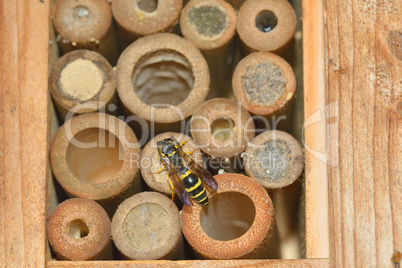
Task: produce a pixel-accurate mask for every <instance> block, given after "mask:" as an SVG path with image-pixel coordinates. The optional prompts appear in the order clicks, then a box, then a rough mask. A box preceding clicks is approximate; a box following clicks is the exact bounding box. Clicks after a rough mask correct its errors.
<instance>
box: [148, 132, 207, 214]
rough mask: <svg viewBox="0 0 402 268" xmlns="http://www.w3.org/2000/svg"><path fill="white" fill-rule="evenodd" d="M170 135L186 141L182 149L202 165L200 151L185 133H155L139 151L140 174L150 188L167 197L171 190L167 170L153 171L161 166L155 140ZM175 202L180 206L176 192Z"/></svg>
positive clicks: (170, 194)
mask: <svg viewBox="0 0 402 268" xmlns="http://www.w3.org/2000/svg"><path fill="white" fill-rule="evenodd" d="M170 137H174V138H175V139H176V140H177V141H178V142H183V141H187V142H186V143H185V144H184V146H183V150H184V151H185V152H190V153H191V152H192V155H191V156H190V157H191V158H192V159H193V160H194V161H195V162H196V163H197V164H199V165H201V166H202V165H203V158H202V153H201V151H200V150H199V149H198V148H197V146H196V145H195V143H194V141H193V140H192V139H191V138H190V137H189V136H187V135H186V134H182V133H177V132H164V133H162V134H159V135H156V136H155V137H154V138H153V139H152V140H150V141H149V142H148V143H147V145H145V147H144V148H143V149H142V151H141V158H140V165H141V175H142V178H143V179H144V181H145V183H146V184H147V185H148V187H149V188H150V189H151V190H153V191H158V192H160V193H162V194H164V195H166V196H168V197H171V196H172V190H171V188H170V185H169V183H168V176H169V172H168V171H167V170H166V171H163V172H161V173H159V174H157V173H155V172H157V171H158V170H160V169H161V168H162V167H163V165H162V163H161V162H160V160H159V153H158V148H157V142H158V141H161V140H163V139H166V138H170ZM175 202H176V204H177V205H178V206H179V207H180V206H181V204H180V201H179V200H178V196H177V194H176V193H175Z"/></svg>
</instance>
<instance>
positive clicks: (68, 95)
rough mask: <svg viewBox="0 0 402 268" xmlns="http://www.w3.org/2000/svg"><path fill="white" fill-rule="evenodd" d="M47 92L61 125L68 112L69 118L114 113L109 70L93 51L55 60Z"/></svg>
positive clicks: (114, 98)
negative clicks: (100, 112) (94, 113)
mask: <svg viewBox="0 0 402 268" xmlns="http://www.w3.org/2000/svg"><path fill="white" fill-rule="evenodd" d="M49 90H50V93H51V95H52V97H53V100H54V102H55V105H56V108H57V112H58V114H59V117H60V118H61V121H63V122H64V121H65V120H66V117H67V115H68V113H69V112H70V111H71V113H70V114H69V116H68V117H69V118H71V116H72V115H75V114H84V113H91V112H97V111H103V112H108V113H114V112H116V110H117V106H116V90H115V82H114V73H113V69H112V66H111V65H110V64H109V62H108V61H107V60H106V59H105V58H104V57H103V56H101V55H100V54H98V53H96V52H94V51H89V50H76V51H72V52H70V53H67V54H65V55H64V56H63V57H61V58H60V59H58V60H57V61H56V63H55V64H54V66H53V67H52V70H51V73H50V77H49ZM69 118H67V119H69Z"/></svg>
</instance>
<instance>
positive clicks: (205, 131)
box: [190, 98, 255, 173]
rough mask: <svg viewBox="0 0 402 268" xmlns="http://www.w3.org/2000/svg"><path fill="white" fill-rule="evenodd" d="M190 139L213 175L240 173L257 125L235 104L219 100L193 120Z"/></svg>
mask: <svg viewBox="0 0 402 268" xmlns="http://www.w3.org/2000/svg"><path fill="white" fill-rule="evenodd" d="M190 127H191V136H192V138H193V139H194V141H195V143H196V144H197V146H198V147H199V148H200V149H201V150H202V151H203V152H204V153H206V154H207V156H209V157H208V160H207V161H208V164H209V168H210V169H211V172H213V173H216V172H217V170H218V169H224V170H225V171H227V172H231V171H235V170H238V169H239V167H238V166H237V164H238V162H237V161H239V156H240V154H241V153H242V152H243V151H244V150H245V149H246V147H247V143H248V142H250V141H251V140H252V139H253V138H254V130H255V127H254V122H253V119H252V117H251V116H250V114H249V113H248V112H247V111H246V110H245V109H244V108H243V107H241V106H240V105H239V104H238V103H237V102H236V101H234V100H229V99H224V98H216V99H212V100H209V101H206V102H205V103H204V104H203V105H202V106H201V107H200V108H199V109H198V110H197V111H196V112H195V113H194V114H193V116H192V118H191V125H190Z"/></svg>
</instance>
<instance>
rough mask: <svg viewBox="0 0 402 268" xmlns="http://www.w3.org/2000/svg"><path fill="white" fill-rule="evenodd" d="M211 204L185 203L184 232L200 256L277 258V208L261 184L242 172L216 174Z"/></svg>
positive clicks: (183, 211) (183, 212)
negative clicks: (215, 184) (193, 204)
mask: <svg viewBox="0 0 402 268" xmlns="http://www.w3.org/2000/svg"><path fill="white" fill-rule="evenodd" d="M214 178H215V179H216V181H217V182H218V185H219V186H218V191H217V192H216V194H215V195H214V196H212V197H211V198H210V201H209V205H208V206H207V207H205V208H203V207H201V206H191V207H187V206H184V207H183V210H182V213H181V217H182V218H181V219H182V229H183V234H184V236H185V238H186V239H187V241H188V242H189V244H190V245H191V247H192V248H193V250H194V251H195V253H196V254H197V255H198V256H199V257H201V258H208V259H234V258H244V259H246V258H264V259H265V258H278V257H279V255H278V251H277V248H278V244H277V237H276V235H275V228H274V207H273V205H272V201H271V199H270V197H269V196H268V194H267V192H266V191H265V190H264V188H263V187H262V186H260V185H259V184H258V183H256V182H255V181H253V180H252V179H250V178H249V177H246V176H243V175H240V174H230V173H227V174H222V175H217V176H214Z"/></svg>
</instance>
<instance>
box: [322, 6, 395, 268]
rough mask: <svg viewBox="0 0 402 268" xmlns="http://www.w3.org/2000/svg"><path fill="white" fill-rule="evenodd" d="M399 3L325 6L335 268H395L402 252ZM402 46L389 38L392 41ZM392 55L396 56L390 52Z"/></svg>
mask: <svg viewBox="0 0 402 268" xmlns="http://www.w3.org/2000/svg"><path fill="white" fill-rule="evenodd" d="M401 8H402V2H401V1H387V0H385V1H357V0H355V1H353V3H352V4H351V2H350V1H335V0H331V1H326V6H325V14H326V38H327V47H328V50H327V75H328V103H332V104H334V105H335V106H336V107H338V109H339V117H338V132H339V135H338V136H337V137H335V136H330V144H331V145H332V146H331V154H334V155H336V156H337V157H338V158H339V162H338V165H337V166H334V167H331V168H330V170H329V174H330V180H329V183H330V200H331V202H330V234H331V248H330V250H331V261H332V262H333V263H334V264H336V265H337V266H339V267H353V266H357V267H374V266H377V267H392V266H393V264H392V261H391V258H392V255H393V253H394V252H395V251H399V252H400V251H401V250H402V244H401V243H402V242H401V241H402V231H401V222H402V210H401V204H402V199H401V198H402V197H401V192H402V181H401V176H400V174H401V170H402V166H401V161H400V159H401V158H402V157H401V156H402V148H401V144H402V142H401V141H402V139H401V135H402V134H401V133H402V131H401V130H402V129H401V120H402V118H401V114H399V115H398V113H397V106H398V104H399V102H400V100H401V98H402V80H401V75H400V74H401V67H402V63H401V58H399V59H398V55H400V54H398V53H401V45H402V44H401V43H402V41H401V37H400V36H401V35H402V33H401V28H400V27H401V25H402V23H401ZM392 31H395V32H396V34H395V32H394V35H396V36H398V35H399V39H398V38H390V36H391V35H392ZM390 48H391V49H390Z"/></svg>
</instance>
